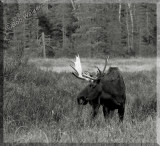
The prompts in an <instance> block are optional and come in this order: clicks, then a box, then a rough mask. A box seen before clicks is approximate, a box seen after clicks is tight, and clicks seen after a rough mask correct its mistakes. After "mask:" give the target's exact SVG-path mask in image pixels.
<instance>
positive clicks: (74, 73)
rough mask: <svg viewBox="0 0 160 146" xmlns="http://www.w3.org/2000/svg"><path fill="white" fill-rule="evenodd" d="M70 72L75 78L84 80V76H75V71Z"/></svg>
mask: <svg viewBox="0 0 160 146" xmlns="http://www.w3.org/2000/svg"><path fill="white" fill-rule="evenodd" d="M72 74H73V75H74V76H75V77H76V78H78V79H82V80H86V79H85V78H83V77H79V76H77V75H76V74H75V73H73V72H72Z"/></svg>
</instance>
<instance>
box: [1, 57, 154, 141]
mask: <svg viewBox="0 0 160 146" xmlns="http://www.w3.org/2000/svg"><path fill="white" fill-rule="evenodd" d="M82 63H83V67H84V69H85V70H89V71H91V72H94V71H95V69H93V68H94V66H99V67H100V68H101V69H102V68H103V64H104V60H101V59H94V60H93V59H82ZM69 64H70V59H67V58H63V59H57V60H55V59H46V60H43V59H32V60H30V61H29V63H28V65H27V64H25V65H23V66H21V67H19V68H18V69H15V70H14V69H12V70H13V71H12V73H10V69H11V68H14V66H13V65H11V64H9V63H8V64H5V68H6V69H5V72H4V141H5V142H23V143H28V142H46V143H48V142H63V143H64V142H74V143H75V142H82V143H85V142H106V143H112V142H114V143H115V142H117V143H121V142H122V143H125V142H129V143H132V142H134V143H139V142H143V143H146V142H149V143H156V110H157V109H156V103H157V98H156V59H154V58H145V59H144V58H138V59H134V58H133V59H111V60H110V62H109V65H114V66H118V67H120V70H121V71H122V75H123V77H124V80H125V83H126V87H127V91H126V92H127V101H126V109H125V117H124V122H123V124H119V123H118V115H117V111H115V114H114V117H113V119H111V120H110V122H109V123H106V122H105V121H104V118H103V114H102V109H101V108H100V110H99V114H98V116H97V118H96V119H95V121H91V120H90V113H91V107H90V106H89V105H86V106H78V105H77V102H76V96H77V94H78V92H79V91H81V90H82V89H83V88H84V86H85V85H87V83H86V82H84V81H80V80H78V79H76V78H75V77H74V76H72V74H71V73H70V72H71V71H72V70H71V69H70V68H69V67H68V65H69Z"/></svg>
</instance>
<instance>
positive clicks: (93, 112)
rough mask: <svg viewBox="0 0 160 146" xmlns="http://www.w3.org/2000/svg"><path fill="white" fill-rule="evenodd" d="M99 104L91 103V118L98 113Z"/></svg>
mask: <svg viewBox="0 0 160 146" xmlns="http://www.w3.org/2000/svg"><path fill="white" fill-rule="evenodd" d="M99 107H100V105H99V104H96V105H95V104H94V105H92V110H93V111H92V119H94V118H95V117H96V115H97V114H98V110H99Z"/></svg>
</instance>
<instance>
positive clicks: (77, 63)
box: [70, 55, 97, 81]
mask: <svg viewBox="0 0 160 146" xmlns="http://www.w3.org/2000/svg"><path fill="white" fill-rule="evenodd" d="M73 63H74V64H75V67H73V66H72V65H70V66H71V67H72V68H73V69H74V70H75V71H76V73H77V74H78V75H76V74H75V73H72V74H73V75H74V76H75V77H77V78H79V79H83V80H87V81H90V80H96V79H97V78H93V77H91V76H90V75H89V74H88V73H83V72H82V66H81V60H80V57H79V55H78V56H76V61H75V62H73Z"/></svg>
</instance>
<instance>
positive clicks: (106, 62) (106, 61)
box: [102, 56, 109, 73]
mask: <svg viewBox="0 0 160 146" xmlns="http://www.w3.org/2000/svg"><path fill="white" fill-rule="evenodd" d="M108 59H109V56H108V57H107V59H106V60H105V66H104V69H103V72H102V73H104V71H105V69H106V67H107V64H108Z"/></svg>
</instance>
